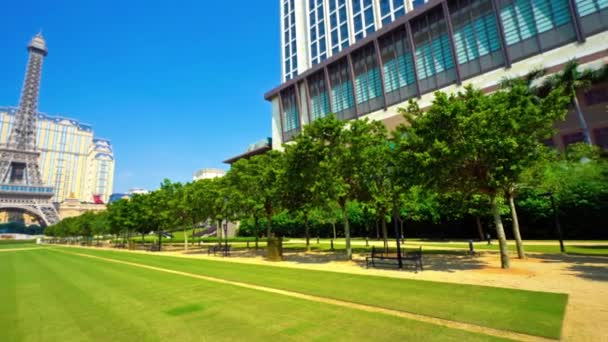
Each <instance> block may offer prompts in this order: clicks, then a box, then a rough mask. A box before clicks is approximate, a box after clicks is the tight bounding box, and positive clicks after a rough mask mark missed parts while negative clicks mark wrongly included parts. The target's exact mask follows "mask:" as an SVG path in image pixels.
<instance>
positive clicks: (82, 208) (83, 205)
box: [59, 198, 106, 219]
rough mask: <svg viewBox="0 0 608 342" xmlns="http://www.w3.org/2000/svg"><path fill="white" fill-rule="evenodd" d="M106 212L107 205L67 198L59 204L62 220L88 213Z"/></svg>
mask: <svg viewBox="0 0 608 342" xmlns="http://www.w3.org/2000/svg"><path fill="white" fill-rule="evenodd" d="M104 210H106V205H105V204H100V203H88V202H81V201H79V200H78V199H77V198H67V199H65V200H64V201H63V202H61V204H59V216H61V218H62V219H66V218H68V217H76V216H80V215H82V214H84V213H86V212H87V211H93V212H99V211H104Z"/></svg>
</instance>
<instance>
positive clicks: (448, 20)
mask: <svg viewBox="0 0 608 342" xmlns="http://www.w3.org/2000/svg"><path fill="white" fill-rule="evenodd" d="M441 7H442V8H443V17H444V19H445V22H446V24H447V28H448V38H449V40H450V46H451V47H452V59H453V60H454V69H455V70H456V84H458V85H461V84H462V79H461V77H460V64H458V58H456V44H454V28H453V27H452V17H451V16H450V9H449V7H448V2H447V0H444V1H443V2H442V3H441Z"/></svg>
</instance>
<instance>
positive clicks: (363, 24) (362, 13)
mask: <svg viewBox="0 0 608 342" xmlns="http://www.w3.org/2000/svg"><path fill="white" fill-rule="evenodd" d="M352 6H353V23H354V25H355V40H360V39H363V38H364V37H365V36H367V34H368V33H370V32H373V31H375V30H376V26H375V24H374V6H373V1H372V0H352Z"/></svg>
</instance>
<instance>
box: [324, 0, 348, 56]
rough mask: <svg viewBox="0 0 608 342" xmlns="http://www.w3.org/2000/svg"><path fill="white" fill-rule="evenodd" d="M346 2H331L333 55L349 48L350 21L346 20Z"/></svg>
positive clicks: (330, 28) (339, 0) (335, 0)
mask: <svg viewBox="0 0 608 342" xmlns="http://www.w3.org/2000/svg"><path fill="white" fill-rule="evenodd" d="M346 17H347V16H346V0H329V18H330V26H329V28H328V29H329V30H330V36H331V42H330V45H331V51H332V54H336V53H338V52H340V51H341V50H342V49H344V48H345V47H347V46H348V44H349V41H348V21H347V20H346V19H347V18H346Z"/></svg>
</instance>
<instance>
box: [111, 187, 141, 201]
mask: <svg viewBox="0 0 608 342" xmlns="http://www.w3.org/2000/svg"><path fill="white" fill-rule="evenodd" d="M149 193H150V191H149V190H146V189H142V188H132V189H129V191H127V192H126V193H113V194H112V195H110V199H109V200H108V204H109V203H112V202H116V201H119V200H121V199H128V198H131V197H133V195H146V194H149Z"/></svg>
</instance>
